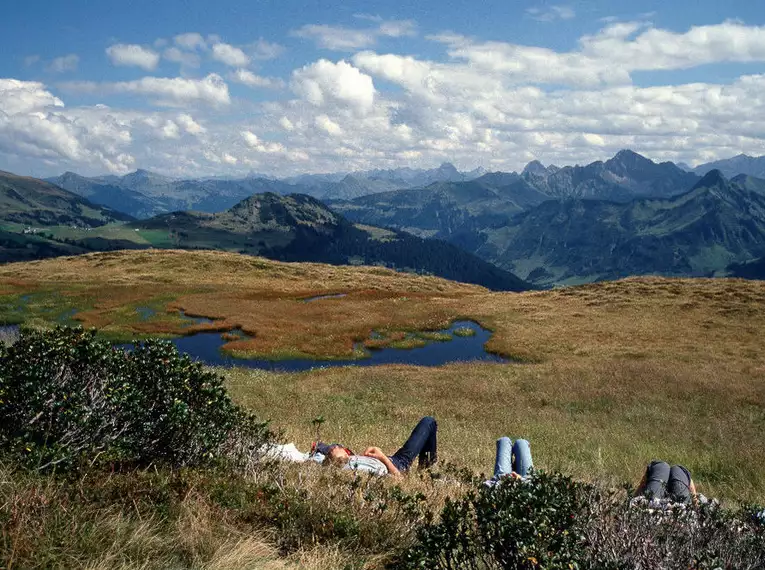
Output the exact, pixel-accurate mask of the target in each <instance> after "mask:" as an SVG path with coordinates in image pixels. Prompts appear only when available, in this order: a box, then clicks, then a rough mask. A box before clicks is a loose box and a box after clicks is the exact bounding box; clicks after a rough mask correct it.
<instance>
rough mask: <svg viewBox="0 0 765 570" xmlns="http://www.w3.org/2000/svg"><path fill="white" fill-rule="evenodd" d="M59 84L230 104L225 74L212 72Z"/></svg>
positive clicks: (179, 101) (169, 101)
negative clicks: (196, 75) (197, 75)
mask: <svg viewBox="0 0 765 570" xmlns="http://www.w3.org/2000/svg"><path fill="white" fill-rule="evenodd" d="M59 87H60V88H62V89H64V90H67V91H72V92H84V93H134V94H136V95H146V96H149V97H153V98H154V101H155V102H156V103H157V104H158V105H163V106H177V105H186V104H194V103H204V104H208V105H215V106H218V105H228V104H229V103H230V102H231V96H230V95H229V91H228V85H226V82H225V81H224V80H223V78H222V77H221V76H220V75H218V74H216V73H210V74H209V75H207V76H206V77H204V78H202V79H189V78H185V77H142V78H141V79H136V80H134V81H120V82H116V83H95V82H88V81H79V82H69V83H61V84H59Z"/></svg>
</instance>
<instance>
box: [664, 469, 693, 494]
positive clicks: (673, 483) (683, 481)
mask: <svg viewBox="0 0 765 570" xmlns="http://www.w3.org/2000/svg"><path fill="white" fill-rule="evenodd" d="M667 494H668V495H669V497H670V499H672V500H673V501H677V502H678V503H688V502H690V500H691V473H690V471H688V470H687V469H686V468H685V467H683V466H682V465H673V466H672V467H671V469H670V470H669V481H668V482H667Z"/></svg>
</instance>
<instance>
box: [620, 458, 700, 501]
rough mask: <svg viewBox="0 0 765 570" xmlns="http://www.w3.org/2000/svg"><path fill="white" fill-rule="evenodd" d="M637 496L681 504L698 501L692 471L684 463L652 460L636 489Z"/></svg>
mask: <svg viewBox="0 0 765 570" xmlns="http://www.w3.org/2000/svg"><path fill="white" fill-rule="evenodd" d="M635 494H636V495H637V496H643V497H646V498H647V499H649V500H651V499H655V500H658V501H667V502H674V503H681V504H688V503H690V502H691V501H693V502H694V503H695V502H696V498H697V494H696V485H695V484H694V483H693V479H692V478H691V472H690V471H688V469H686V468H685V467H683V466H682V465H672V466H671V467H670V465H669V464H668V463H666V462H665V461H651V463H649V464H648V467H647V468H646V470H645V473H644V474H643V478H642V479H641V480H640V483H639V484H638V487H637V489H636V491H635Z"/></svg>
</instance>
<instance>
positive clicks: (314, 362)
mask: <svg viewBox="0 0 765 570" xmlns="http://www.w3.org/2000/svg"><path fill="white" fill-rule="evenodd" d="M457 329H461V330H462V331H463V334H464V330H465V329H470V330H472V331H473V333H474V334H471V335H470V336H458V335H455V334H453V333H454V331H455V330H457ZM231 332H232V333H233V334H240V335H241V331H231ZM437 332H439V333H444V334H448V335H450V336H451V337H452V340H449V341H430V342H426V344H425V346H421V347H417V348H407V349H403V348H382V349H372V350H366V352H367V354H368V358H363V359H358V360H351V359H348V360H318V359H303V358H294V359H288V360H265V359H257V358H234V357H232V356H231V355H230V354H228V353H226V352H224V351H222V350H221V347H222V346H223V345H224V344H226V341H225V340H224V339H223V338H221V333H220V332H205V333H197V334H194V335H190V336H184V337H180V338H176V339H172V343H173V344H174V345H175V346H176V347H177V348H178V350H179V351H181V352H186V353H188V354H189V355H190V356H191V357H192V358H195V359H197V360H200V361H202V362H204V363H206V364H210V365H214V366H244V367H247V368H263V369H266V370H279V371H285V372H300V371H303V370H310V369H312V368H326V367H334V366H377V365H379V364H411V365H415V366H441V365H442V364H448V363H450V362H473V361H482V362H507V359H505V358H502V357H501V356H497V355H496V354H491V353H488V352H486V350H485V349H484V344H485V343H486V341H488V340H489V337H491V331H488V330H486V329H484V328H482V327H481V326H480V325H479V324H478V323H475V322H473V321H456V322H454V323H452V325H451V326H450V327H449V328H448V329H444V330H441V331H437ZM379 336H380V335H379V334H375V333H373V338H379ZM131 346H132V345H123V347H124V348H130V347H131Z"/></svg>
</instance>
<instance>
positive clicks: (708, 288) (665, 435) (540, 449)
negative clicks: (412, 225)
mask: <svg viewBox="0 0 765 570" xmlns="http://www.w3.org/2000/svg"><path fill="white" fill-rule="evenodd" d="M341 293H344V294H346V296H345V297H335V298H331V299H324V300H322V301H319V302H311V303H306V302H304V299H306V298H309V297H312V296H317V295H331V294H341ZM183 314H185V315H192V316H200V317H207V318H208V319H211V320H212V322H211V323H202V324H193V325H192V326H189V323H188V319H186V318H185V317H184V316H183ZM459 319H471V320H474V321H476V322H478V323H480V324H481V325H482V326H484V327H486V328H489V329H491V330H492V331H494V335H493V336H492V338H491V339H490V341H489V342H488V345H487V349H488V350H489V351H491V352H494V353H496V354H500V355H503V356H506V357H511V358H514V359H516V360H518V361H519V362H517V363H512V364H499V363H497V364H494V363H481V364H452V365H448V366H443V367H438V368H419V367H414V366H398V365H397V366H382V367H374V368H365V369H357V368H354V367H347V368H335V369H316V370H312V371H309V372H305V373H296V374H287V373H271V372H265V371H257V370H244V369H238V368H233V369H220V372H221V374H223V375H224V376H225V377H226V379H227V382H228V386H229V388H230V390H231V391H232V394H233V395H234V397H235V399H236V400H237V401H239V402H240V403H242V404H244V405H246V406H248V407H250V408H252V409H253V410H255V411H256V412H257V413H258V414H259V415H261V416H263V417H267V418H271V419H272V424H273V426H274V427H275V428H278V429H280V430H282V431H283V432H284V435H285V437H286V438H287V439H289V440H291V441H295V442H296V444H297V445H298V447H299V448H303V449H305V448H307V446H308V445H309V444H310V441H311V439H312V438H313V437H314V435H315V431H314V428H313V427H312V425H311V420H312V419H313V418H315V417H317V416H319V415H321V416H323V417H324V418H325V420H326V422H325V423H324V425H323V427H322V437H323V438H325V439H328V440H333V441H335V440H337V441H343V442H344V443H346V444H347V445H349V446H350V447H352V448H354V449H356V448H363V447H365V446H366V445H367V444H370V445H371V444H375V445H379V446H381V447H383V448H384V449H386V450H389V451H391V452H392V451H394V450H395V447H396V446H397V445H398V444H400V443H401V441H403V439H404V438H405V437H406V436H407V435H408V432H409V430H410V429H411V427H412V426H413V425H414V423H415V422H416V421H417V419H418V418H419V417H421V416H423V415H427V414H432V415H435V416H436V417H437V418H438V420H439V431H440V433H439V445H440V447H441V452H440V457H442V458H443V459H444V460H445V461H449V462H453V463H456V464H458V465H461V466H464V467H468V468H470V469H472V470H474V471H484V472H487V471H489V470H490V469H491V467H492V461H493V454H494V440H495V439H496V438H497V437H499V436H501V435H510V436H513V437H525V438H527V439H529V440H530V441H531V444H532V451H533V454H534V460H535V464H536V466H537V467H541V468H544V469H559V470H561V471H563V472H566V473H569V474H571V475H574V476H575V477H577V478H580V479H586V480H601V481H603V480H605V481H607V482H609V483H612V484H614V485H617V484H621V483H623V482H632V483H633V484H634V483H635V482H636V480H637V479H638V478H639V476H640V474H641V470H642V468H643V466H644V465H645V463H647V462H648V461H650V460H651V459H653V458H664V459H667V460H670V461H673V462H680V463H683V464H685V465H687V466H688V467H689V468H690V470H691V471H692V473H693V475H694V479H696V480H697V482H698V486H699V490H700V491H701V492H703V493H704V494H706V495H708V496H716V497H721V498H723V499H731V500H733V499H742V500H759V501H760V502H762V500H763V497H765V467H764V466H763V465H765V347H764V346H763V343H762V337H761V335H762V331H763V330H765V283H761V282H755V281H743V280H722V279H721V280H706V279H698V280H697V279H693V280H692V279H663V278H637V279H628V280H624V281H618V282H607V283H601V284H593V285H586V286H581V287H574V288H568V289H558V290H552V291H544V292H529V293H520V294H514V293H491V292H489V291H487V290H486V289H483V288H481V287H477V286H473V285H464V284H458V283H453V282H449V281H446V280H442V279H438V278H433V277H423V276H413V275H407V274H399V273H395V272H393V271H390V270H387V269H381V268H372V267H335V266H328V265H320V264H287V263H279V262H274V261H268V260H264V259H261V258H253V257H248V256H240V255H236V254H229V253H219V252H217V253H216V252H183V251H134V252H114V253H100V254H90V255H85V256H79V257H72V258H58V259H53V260H46V261H39V262H29V263H23V264H11V265H5V266H2V267H0V321H3V322H5V323H14V322H24V323H25V324H26V326H50V325H52V324H54V323H70V324H71V323H75V322H76V323H81V324H83V325H85V326H95V327H98V328H99V329H100V330H101V331H102V332H103V334H104V335H106V336H108V337H111V338H113V339H115V340H120V339H129V338H132V337H135V336H154V335H160V336H161V335H180V334H190V333H193V332H195V331H202V330H220V331H225V330H230V329H232V328H241V329H242V330H243V331H244V332H245V333H247V334H248V335H249V336H250V337H251V338H248V339H246V340H233V341H232V342H231V343H230V344H229V345H228V346H227V348H228V349H230V350H232V351H234V352H235V353H241V354H248V355H258V356H262V357H269V358H287V357H295V356H311V357H325V358H349V357H353V355H354V343H356V342H361V341H364V340H365V339H369V337H370V333H371V332H372V331H378V332H382V333H384V335H383V336H384V339H383V341H382V344H384V343H385V342H386V340H385V339H389V340H390V342H394V341H395V339H396V338H398V337H397V335H400V333H402V332H404V331H426V330H437V329H440V328H444V327H445V326H447V325H448V324H449V323H450V322H452V321H454V320H459ZM375 342H377V343H380V340H379V339H378V340H376V341H375Z"/></svg>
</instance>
